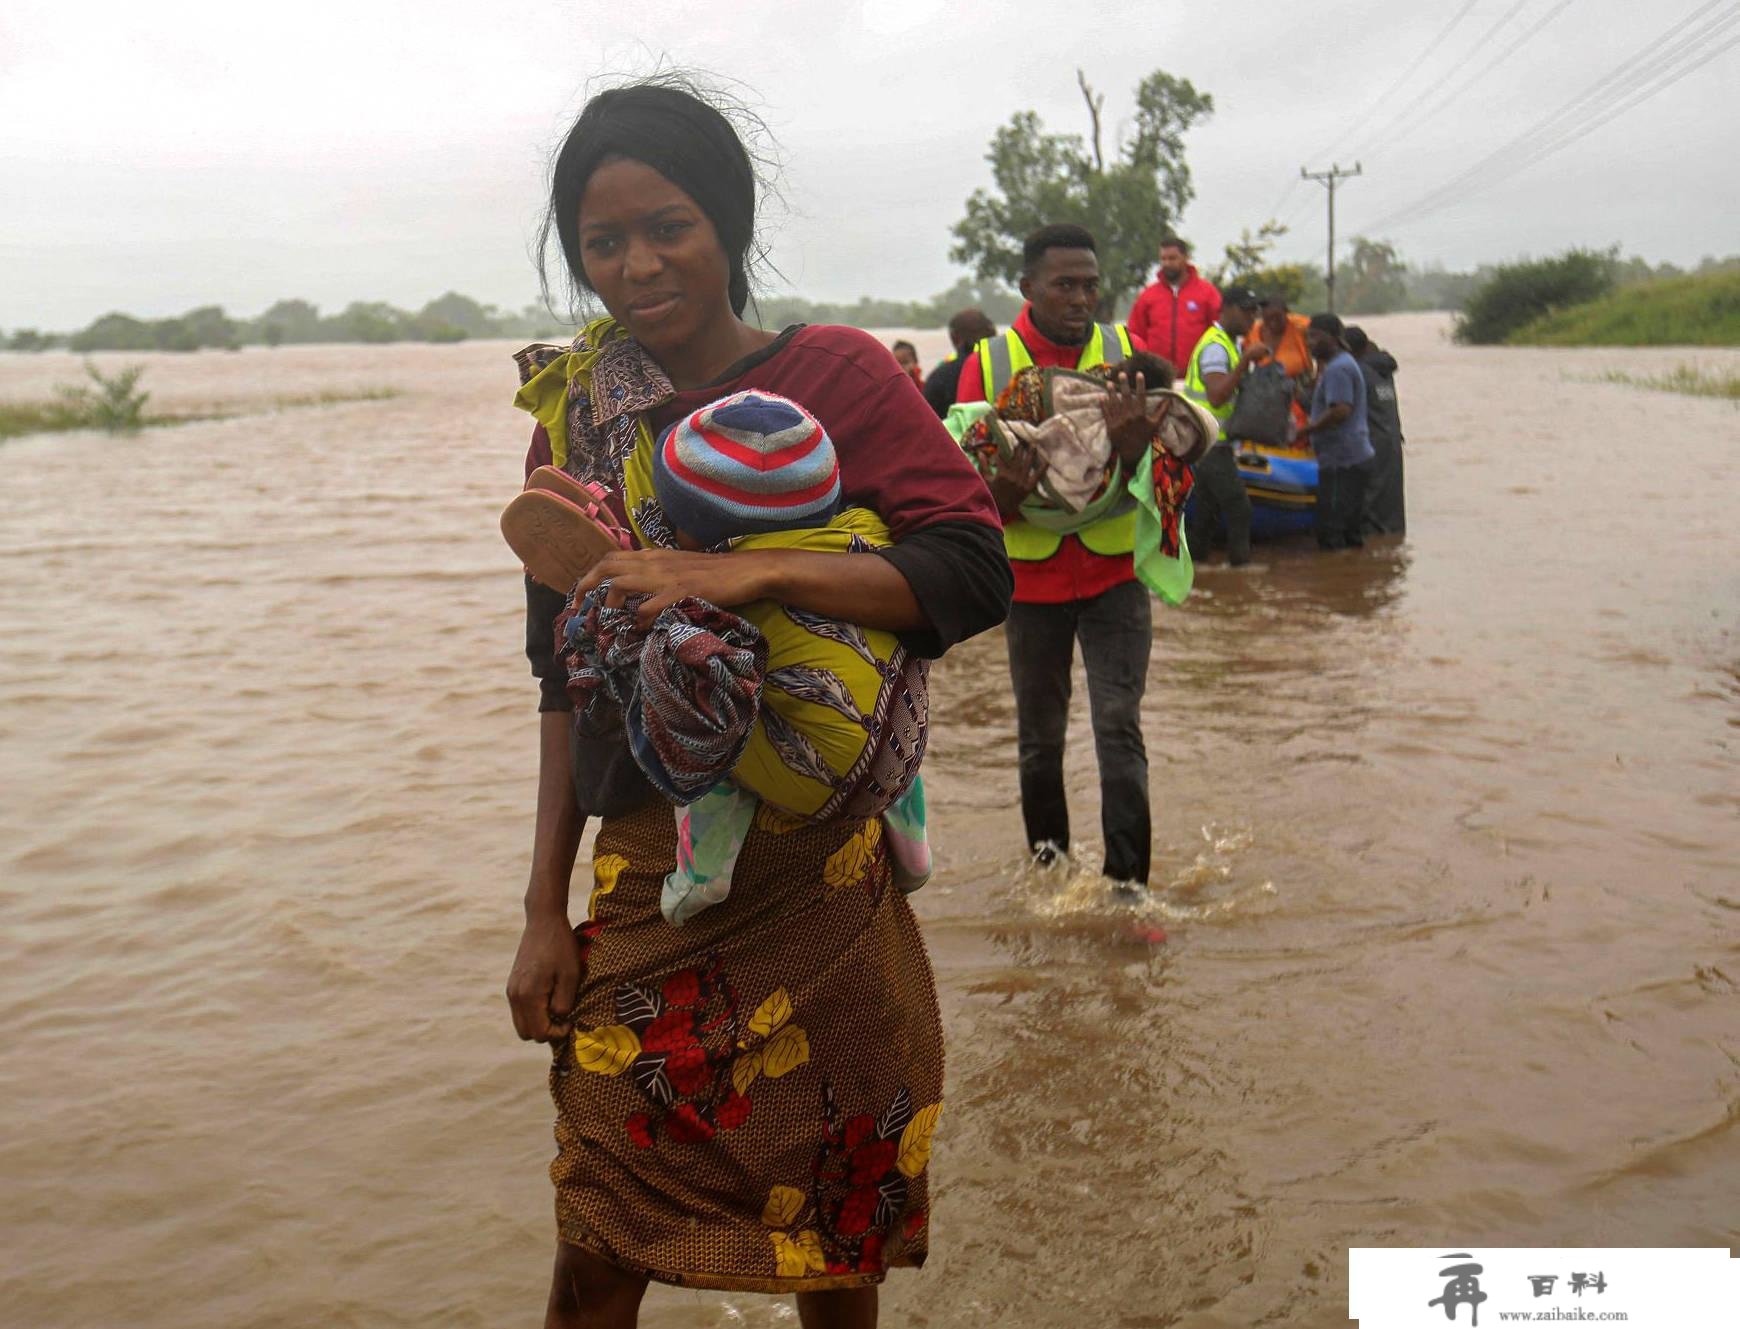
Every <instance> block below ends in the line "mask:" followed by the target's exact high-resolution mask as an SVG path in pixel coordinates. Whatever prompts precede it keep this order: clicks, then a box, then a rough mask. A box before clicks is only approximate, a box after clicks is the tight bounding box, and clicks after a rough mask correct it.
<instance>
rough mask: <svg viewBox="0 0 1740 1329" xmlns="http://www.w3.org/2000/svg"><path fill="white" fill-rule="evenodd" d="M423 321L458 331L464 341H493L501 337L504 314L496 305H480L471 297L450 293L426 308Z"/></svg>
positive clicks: (456, 292)
mask: <svg viewBox="0 0 1740 1329" xmlns="http://www.w3.org/2000/svg"><path fill="white" fill-rule="evenodd" d="M419 317H420V318H423V319H427V320H428V324H427V326H431V327H441V326H443V325H445V326H446V327H448V328H456V329H458V330H459V332H460V333H461V334H462V336H461V337H460V338H450V339H451V340H456V341H457V340H462V339H463V337H494V336H498V335H499V334H500V324H501V312H500V311H499V310H498V309H496V308H495V307H494V306H493V305H480V304H478V302H477V301H475V300H473V299H472V298H471V297H470V296H468V295H461V294H459V292H458V291H449V292H447V294H445V295H441V296H437V297H436V298H435V299H433V300H431V301H430V302H429V303H428V304H426V305H424V306H423V309H422V312H421V314H420V315H419Z"/></svg>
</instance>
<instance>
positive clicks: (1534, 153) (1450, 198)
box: [1372, 19, 1740, 230]
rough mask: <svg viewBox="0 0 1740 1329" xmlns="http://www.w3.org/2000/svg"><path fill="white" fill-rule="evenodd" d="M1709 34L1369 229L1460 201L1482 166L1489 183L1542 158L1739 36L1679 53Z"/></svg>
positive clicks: (1643, 98) (1675, 79)
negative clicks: (1582, 113)
mask: <svg viewBox="0 0 1740 1329" xmlns="http://www.w3.org/2000/svg"><path fill="white" fill-rule="evenodd" d="M1733 22H1734V20H1733V19H1730V20H1728V23H1727V25H1726V26H1732V23H1733ZM1710 35H1715V34H1714V33H1709V34H1705V33H1700V34H1696V35H1695V36H1693V37H1692V38H1688V39H1687V40H1686V41H1685V42H1683V43H1681V44H1680V45H1679V46H1678V47H1676V48H1675V50H1674V52H1673V55H1672V57H1671V58H1670V57H1663V61H1665V63H1663V62H1660V61H1658V62H1657V63H1656V64H1655V65H1654V66H1653V67H1652V69H1651V70H1650V72H1649V74H1648V75H1647V76H1645V77H1644V78H1642V79H1638V80H1635V81H1629V82H1627V83H1626V84H1624V85H1623V86H1622V87H1621V88H1619V89H1618V90H1617V93H1616V95H1617V96H1618V97H1619V98H1620V100H1618V101H1615V102H1610V103H1608V104H1607V105H1606V106H1605V107H1604V108H1602V109H1600V110H1598V111H1596V112H1595V113H1594V114H1593V116H1589V117H1585V118H1583V119H1582V120H1580V121H1577V122H1573V123H1567V124H1563V125H1557V126H1553V127H1552V128H1551V129H1550V130H1548V131H1547V132H1545V133H1543V134H1541V135H1539V139H1538V141H1536V142H1532V143H1531V142H1526V141H1520V140H1519V141H1513V142H1512V143H1510V144H1507V145H1506V146H1505V147H1503V148H1500V149H1499V150H1498V151H1497V152H1494V153H1491V154H1489V155H1488V156H1487V157H1486V158H1483V159H1482V160H1481V161H1480V162H1477V163H1476V164H1475V165H1474V166H1472V167H1470V168H1469V169H1467V170H1466V171H1464V172H1462V174H1461V175H1459V176H1457V177H1455V178H1454V179H1452V180H1450V181H1449V182H1448V183H1446V184H1444V185H1441V186H1439V187H1438V188H1437V189H1435V190H1433V191H1431V192H1430V193H1428V194H1426V195H1424V196H1422V197H1421V198H1419V199H1416V200H1415V201H1414V202H1413V203H1412V204H1410V205H1408V206H1407V207H1405V208H1402V209H1400V210H1399V211H1397V212H1394V213H1391V214H1390V215H1389V216H1388V217H1385V218H1382V219H1381V220H1379V221H1378V222H1375V223H1373V225H1372V229H1374V230H1375V229H1380V228H1383V227H1387V226H1393V225H1396V224H1397V223H1398V222H1403V221H1414V220H1418V219H1419V218H1420V217H1421V216H1429V215H1431V214H1432V213H1433V212H1436V211H1439V210H1440V209H1441V208H1443V207H1445V206H1448V205H1449V204H1451V203H1452V202H1460V201H1461V200H1462V199H1463V198H1466V197H1467V196H1468V194H1469V193H1472V192H1473V189H1474V185H1473V182H1474V180H1475V177H1477V176H1479V175H1480V174H1482V173H1483V172H1490V173H1491V178H1490V179H1489V180H1488V181H1486V183H1487V184H1495V183H1498V182H1499V181H1502V180H1506V179H1509V178H1510V177H1511V176H1513V175H1515V174H1516V173H1517V172H1518V171H1521V170H1524V169H1526V168H1527V167H1529V166H1533V165H1535V164H1536V163H1538V162H1541V161H1544V160H1545V159H1546V158H1547V157H1550V156H1551V155H1552V154H1553V153H1555V152H1558V151H1559V150H1560V149H1562V148H1566V147H1569V146H1570V145H1571V144H1572V143H1575V142H1577V141H1578V140H1579V139H1582V138H1585V137H1587V136H1588V135H1589V134H1591V133H1593V132H1594V131H1595V130H1597V129H1599V128H1601V127H1602V126H1603V125H1605V124H1607V123H1609V122H1610V121H1612V120H1613V119H1615V118H1616V117H1618V116H1620V115H1622V114H1624V113H1625V112H1626V111H1628V110H1630V109H1632V108H1633V107H1635V106H1639V105H1641V104H1642V103H1643V102H1645V101H1648V100H1649V99H1650V98H1651V97H1653V96H1655V95H1656V94H1657V93H1660V92H1664V91H1666V90H1667V89H1668V88H1670V87H1672V86H1673V85H1674V84H1675V83H1678V82H1679V81H1680V80H1681V79H1683V78H1685V77H1686V76H1688V75H1689V74H1691V73H1692V72H1693V71H1694V70H1697V69H1700V68H1702V67H1703V66H1704V65H1706V64H1708V63H1709V62H1710V61H1711V60H1713V59H1715V58H1716V57H1717V56H1719V55H1721V54H1722V53H1723V52H1725V51H1727V50H1728V49H1729V48H1730V47H1732V46H1734V45H1735V44H1736V43H1737V42H1740V37H1735V38H1732V39H1730V40H1729V41H1727V42H1726V43H1724V44H1722V45H1721V46H1718V47H1716V48H1715V49H1714V50H1710V51H1706V53H1705V54H1704V56H1703V58H1702V59H1694V60H1687V59H1685V58H1684V57H1687V56H1689V55H1692V54H1695V51H1696V48H1697V47H1698V46H1699V44H1700V43H1702V42H1703V41H1705V40H1706V39H1707V37H1708V36H1710ZM1531 137H1532V136H1531ZM1465 187H1466V188H1465Z"/></svg>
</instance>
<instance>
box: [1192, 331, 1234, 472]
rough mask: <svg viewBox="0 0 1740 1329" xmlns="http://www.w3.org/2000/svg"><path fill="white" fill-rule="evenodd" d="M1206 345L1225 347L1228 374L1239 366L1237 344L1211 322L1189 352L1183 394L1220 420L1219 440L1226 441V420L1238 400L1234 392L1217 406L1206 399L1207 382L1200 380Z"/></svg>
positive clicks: (1230, 416)
mask: <svg viewBox="0 0 1740 1329" xmlns="http://www.w3.org/2000/svg"><path fill="white" fill-rule="evenodd" d="M1207 346H1224V347H1226V367H1227V372H1228V373H1229V374H1230V373H1232V372H1233V371H1235V370H1237V369H1238V367H1239V360H1240V358H1241V357H1240V356H1239V344H1238V343H1237V342H1236V341H1234V340H1233V339H1232V338H1231V337H1229V336H1228V335H1227V334H1226V331H1225V329H1223V328H1222V327H1221V326H1220V324H1218V323H1215V324H1211V325H1210V327H1209V329H1208V331H1207V332H1205V333H1203V334H1202V340H1201V341H1199V342H1197V343H1196V349H1195V350H1194V351H1192V352H1191V353H1190V366H1189V368H1187V369H1186V370H1185V371H1184V395H1185V396H1186V397H1189V398H1190V400H1191V401H1193V402H1197V403H1199V404H1200V405H1202V406H1204V407H1207V409H1208V413H1209V414H1210V415H1212V416H1214V418H1215V419H1216V420H1219V421H1220V434H1219V441H1220V442H1222V443H1224V442H1226V422H1227V421H1228V420H1230V419H1232V413H1233V407H1234V406H1235V405H1236V404H1237V402H1238V394H1237V393H1236V392H1235V393H1234V394H1233V395H1232V396H1230V397H1228V398H1227V399H1226V400H1225V401H1224V402H1222V403H1221V404H1220V405H1219V406H1215V405H1213V404H1211V403H1210V402H1209V400H1208V384H1206V383H1204V382H1203V381H1202V352H1203V348H1204V347H1207Z"/></svg>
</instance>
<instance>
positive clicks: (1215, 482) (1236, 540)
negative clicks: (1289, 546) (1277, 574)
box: [1184, 443, 1251, 566]
mask: <svg viewBox="0 0 1740 1329" xmlns="http://www.w3.org/2000/svg"><path fill="white" fill-rule="evenodd" d="M1190 492H1191V503H1190V521H1189V524H1188V525H1187V526H1186V527H1185V532H1184V533H1185V538H1186V539H1188V540H1189V541H1190V548H1191V550H1192V552H1200V553H1203V554H1206V553H1208V551H1209V550H1210V549H1212V548H1213V547H1214V533H1215V531H1216V530H1217V529H1218V528H1219V526H1220V524H1221V522H1222V521H1225V522H1226V557H1227V562H1229V563H1232V564H1233V565H1235V566H1237V565H1238V564H1241V563H1249V562H1250V561H1251V496H1250V495H1249V494H1247V493H1246V492H1245V481H1244V477H1243V476H1241V475H1240V474H1239V464H1238V458H1236V457H1235V456H1234V455H1233V450H1232V447H1231V445H1230V444H1226V443H1216V444H1215V445H1214V446H1213V447H1211V448H1210V449H1209V450H1208V451H1207V452H1205V453H1203V455H1202V460H1201V461H1199V462H1197V463H1196V486H1195V488H1193V489H1192V490H1191V491H1190Z"/></svg>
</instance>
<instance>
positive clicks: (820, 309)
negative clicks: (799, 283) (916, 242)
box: [750, 277, 1021, 328]
mask: <svg viewBox="0 0 1740 1329" xmlns="http://www.w3.org/2000/svg"><path fill="white" fill-rule="evenodd" d="M973 308H977V309H982V310H984V311H985V313H986V314H987V315H988V316H989V317H990V319H991V321H992V322H993V323H996V324H997V325H999V326H1007V325H1008V324H1009V323H1011V322H1012V321H1013V320H1014V318H1015V315H1017V314H1019V313H1020V312H1021V297H1020V296H1019V295H1017V294H1016V293H1015V292H1014V291H1011V290H1008V289H1006V288H1004V287H1002V286H998V285H996V284H995V283H989V282H975V281H970V280H968V279H967V278H965V277H963V278H962V279H961V280H960V281H958V282H956V283H955V284H954V285H953V286H951V287H949V289H948V290H946V291H943V292H941V293H940V294H937V295H933V296H931V298H930V299H928V300H877V299H874V298H872V297H871V296H868V295H865V296H860V297H859V298H858V299H857V300H855V301H853V302H852V303H850V304H845V303H841V302H839V301H826V300H805V299H803V298H802V297H801V296H796V295H766V296H760V297H758V298H757V299H756V301H755V303H754V304H753V305H752V306H751V307H750V316H751V317H757V318H759V321H760V324H761V326H762V327H764V328H783V327H786V326H788V325H790V324H792V323H843V324H845V325H846V326H847V327H852V328H940V327H942V326H944V325H945V324H947V322H948V321H949V319H950V317H952V316H953V315H954V314H956V313H958V312H959V311H960V310H962V309H973Z"/></svg>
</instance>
